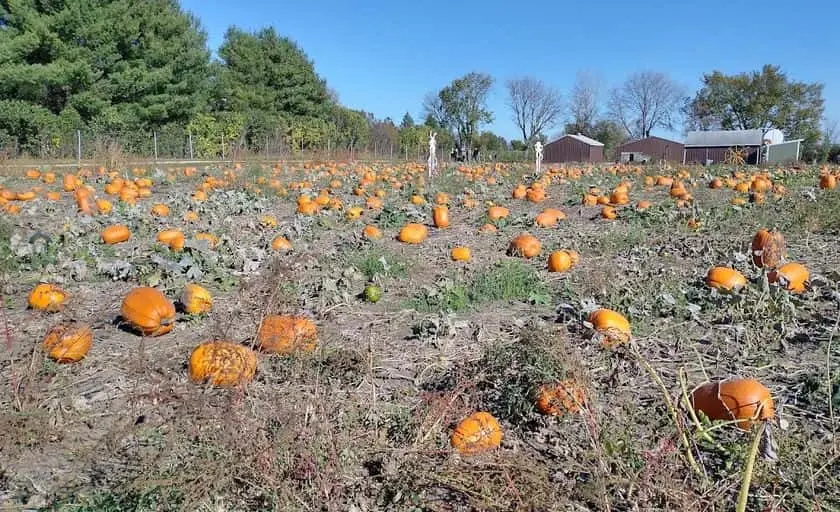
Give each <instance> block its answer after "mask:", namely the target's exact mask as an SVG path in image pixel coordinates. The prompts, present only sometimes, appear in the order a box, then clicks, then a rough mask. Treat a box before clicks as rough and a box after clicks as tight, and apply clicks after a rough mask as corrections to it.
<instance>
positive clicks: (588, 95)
mask: <svg viewBox="0 0 840 512" xmlns="http://www.w3.org/2000/svg"><path fill="white" fill-rule="evenodd" d="M600 96H601V81H600V79H599V78H598V77H597V76H596V75H594V74H593V73H589V72H585V71H579V72H578V74H577V77H576V78H575V85H574V86H572V92H571V94H570V96H569V122H568V124H567V125H566V133H577V132H580V133H589V132H591V131H592V129H593V127H594V126H595V123H596V122H597V121H598V110H599V100H600Z"/></svg>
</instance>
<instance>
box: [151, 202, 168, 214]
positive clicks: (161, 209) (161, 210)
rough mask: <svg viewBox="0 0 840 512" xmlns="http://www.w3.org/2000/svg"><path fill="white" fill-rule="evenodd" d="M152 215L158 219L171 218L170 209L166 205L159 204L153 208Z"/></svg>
mask: <svg viewBox="0 0 840 512" xmlns="http://www.w3.org/2000/svg"><path fill="white" fill-rule="evenodd" d="M152 215H154V216H156V217H168V216H169V207H168V206H166V205H165V204H162V203H158V204H156V205H154V206H152Z"/></svg>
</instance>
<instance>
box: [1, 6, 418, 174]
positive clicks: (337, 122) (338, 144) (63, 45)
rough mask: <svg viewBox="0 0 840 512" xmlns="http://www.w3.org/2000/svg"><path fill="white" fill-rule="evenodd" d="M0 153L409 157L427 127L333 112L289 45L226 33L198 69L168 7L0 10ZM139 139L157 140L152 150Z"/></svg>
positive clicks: (203, 39) (193, 24)
mask: <svg viewBox="0 0 840 512" xmlns="http://www.w3.org/2000/svg"><path fill="white" fill-rule="evenodd" d="M0 9H2V11H0V26H2V30H0V147H2V148H4V149H5V150H6V152H7V153H14V154H22V153H27V154H30V155H33V156H40V157H52V156H67V155H72V154H74V153H75V149H76V144H77V140H76V133H77V131H80V132H82V134H83V139H85V142H86V148H89V147H90V144H91V141H92V140H95V141H96V142H97V143H98V144H103V145H108V144H112V143H114V144H119V145H120V146H121V149H122V150H123V151H125V152H130V153H144V154H151V151H152V145H153V144H157V145H158V146H159V149H160V152H161V154H178V153H181V154H185V153H186V152H187V150H188V144H189V141H191V143H192V149H193V151H194V156H196V157H209V156H217V155H220V154H222V153H223V152H225V151H227V152H230V151H235V150H237V149H243V148H247V149H248V150H250V151H253V152H262V151H268V150H271V151H276V150H277V149H280V148H279V147H278V146H283V147H284V148H286V149H288V148H294V149H298V150H299V149H332V150H349V151H353V150H359V149H361V148H369V149H371V150H372V149H373V148H374V147H376V148H378V152H379V153H380V154H385V153H387V152H392V153H406V154H412V155H413V154H415V153H417V152H419V151H422V147H423V145H424V144H426V141H427V139H428V130H429V128H428V127H423V126H417V125H415V123H414V122H413V121H412V120H411V119H410V116H408V117H407V118H406V119H404V120H403V122H402V124H401V126H396V125H395V124H394V122H393V121H391V120H390V119H384V120H380V119H376V118H375V117H374V116H373V115H372V114H370V113H366V112H363V111H357V110H352V109H348V108H346V107H344V106H342V105H341V104H340V103H339V101H338V98H337V97H336V94H335V93H334V92H332V91H331V90H330V89H329V88H328V87H327V83H326V81H325V80H324V79H323V78H321V77H320V76H318V74H317V73H316V71H315V69H314V66H313V63H312V61H311V60H310V59H309V58H308V57H307V56H306V54H305V53H304V52H303V50H302V49H301V48H299V47H298V45H297V44H296V43H295V42H294V41H292V40H290V39H288V38H286V37H282V36H280V35H278V34H277V32H275V30H274V29H273V28H266V29H263V30H260V31H257V32H255V33H249V32H246V31H243V30H240V29H238V28H236V27H231V28H230V29H229V30H228V31H227V33H226V34H225V36H224V41H223V42H222V44H221V46H220V48H219V49H218V58H217V59H211V54H210V51H209V50H208V48H207V36H206V34H205V32H204V31H203V30H202V28H201V25H200V23H199V20H198V19H197V18H196V17H194V16H193V15H191V14H189V13H187V12H185V11H184V10H182V9H181V7H180V6H179V4H178V2H177V1H175V0H145V1H142V2H137V1H134V0H111V1H109V0H66V1H61V2H44V1H34V0H29V1H26V0H22V1H17V2H2V3H0ZM152 134H156V139H155V140H153V137H152Z"/></svg>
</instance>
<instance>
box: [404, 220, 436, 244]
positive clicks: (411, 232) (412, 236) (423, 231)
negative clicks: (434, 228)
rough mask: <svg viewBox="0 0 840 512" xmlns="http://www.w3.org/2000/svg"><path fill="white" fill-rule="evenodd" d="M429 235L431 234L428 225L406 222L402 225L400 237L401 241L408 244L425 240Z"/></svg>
mask: <svg viewBox="0 0 840 512" xmlns="http://www.w3.org/2000/svg"><path fill="white" fill-rule="evenodd" d="M427 236H429V229H428V228H427V227H426V226H424V225H422V224H417V223H414V222H412V223H409V224H406V225H405V226H403V227H402V229H400V234H399V235H398V238H399V240H400V242H404V243H407V244H419V243H421V242H422V241H423V240H425V239H426V237H427Z"/></svg>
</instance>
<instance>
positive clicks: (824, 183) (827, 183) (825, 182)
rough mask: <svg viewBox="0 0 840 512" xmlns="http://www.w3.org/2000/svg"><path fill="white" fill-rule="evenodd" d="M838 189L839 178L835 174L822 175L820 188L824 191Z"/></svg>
mask: <svg viewBox="0 0 840 512" xmlns="http://www.w3.org/2000/svg"><path fill="white" fill-rule="evenodd" d="M835 187H837V178H836V177H835V176H834V175H833V174H828V173H823V174H821V175H820V188H821V189H823V190H834V188H835Z"/></svg>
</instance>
